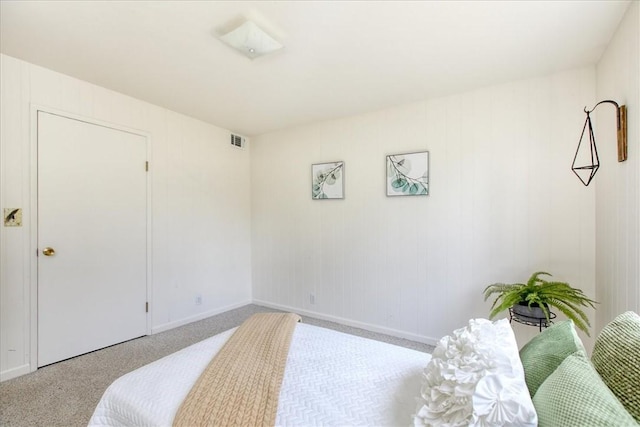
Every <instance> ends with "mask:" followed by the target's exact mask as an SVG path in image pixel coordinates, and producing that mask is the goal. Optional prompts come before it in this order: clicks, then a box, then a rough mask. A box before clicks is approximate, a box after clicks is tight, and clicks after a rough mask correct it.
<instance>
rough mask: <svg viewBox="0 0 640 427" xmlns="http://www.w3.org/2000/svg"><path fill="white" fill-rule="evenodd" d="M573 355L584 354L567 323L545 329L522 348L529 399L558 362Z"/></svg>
mask: <svg viewBox="0 0 640 427" xmlns="http://www.w3.org/2000/svg"><path fill="white" fill-rule="evenodd" d="M576 351H579V352H581V353H583V354H585V355H586V354H587V352H586V351H585V349H584V345H582V341H580V337H578V334H577V333H576V329H575V327H574V325H573V322H572V321H571V320H567V321H564V322H559V323H556V324H555V325H552V326H550V327H548V328H547V329H545V330H544V331H542V332H541V333H540V334H538V335H536V336H535V337H533V338H532V339H531V341H529V342H528V343H527V344H525V346H524V347H522V349H521V350H520V360H522V366H523V367H524V379H525V381H526V382H527V387H528V388H529V393H530V394H531V397H533V396H535V394H536V391H537V390H538V387H540V384H542V383H543V382H544V380H546V379H547V377H548V376H549V375H551V374H552V373H553V371H555V370H556V368H557V367H558V366H560V364H561V363H562V361H563V360H564V359H565V358H566V357H567V356H569V355H570V354H573V353H575V352H576Z"/></svg>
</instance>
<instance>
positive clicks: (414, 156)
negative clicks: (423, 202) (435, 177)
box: [387, 151, 429, 196]
mask: <svg viewBox="0 0 640 427" xmlns="http://www.w3.org/2000/svg"><path fill="white" fill-rule="evenodd" d="M428 195H429V152H428V151H420V152H416V153H405V154H391V155H389V156H387V196H428Z"/></svg>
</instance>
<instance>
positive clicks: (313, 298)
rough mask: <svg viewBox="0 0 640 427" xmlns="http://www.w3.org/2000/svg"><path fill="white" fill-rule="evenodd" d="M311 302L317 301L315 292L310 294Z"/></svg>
mask: <svg viewBox="0 0 640 427" xmlns="http://www.w3.org/2000/svg"><path fill="white" fill-rule="evenodd" d="M309 303H310V304H315V303H316V296H315V294H309Z"/></svg>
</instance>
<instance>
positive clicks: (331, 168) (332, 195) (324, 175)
mask: <svg viewBox="0 0 640 427" xmlns="http://www.w3.org/2000/svg"><path fill="white" fill-rule="evenodd" d="M311 198H312V199H314V200H320V199H344V162H330V163H317V164H313V165H311Z"/></svg>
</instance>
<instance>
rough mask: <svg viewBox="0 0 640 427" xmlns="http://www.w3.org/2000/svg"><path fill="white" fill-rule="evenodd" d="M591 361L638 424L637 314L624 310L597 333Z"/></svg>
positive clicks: (639, 320) (639, 340)
mask: <svg viewBox="0 0 640 427" xmlns="http://www.w3.org/2000/svg"><path fill="white" fill-rule="evenodd" d="M591 361H592V362H593V365H594V366H595V368H596V370H597V371H598V373H599V374H600V377H601V378H602V380H603V381H604V383H605V384H606V385H608V386H609V388H610V389H611V391H612V392H613V394H615V395H616V397H617V398H618V400H619V401H620V402H621V403H622V405H624V407H625V408H626V409H627V411H628V412H629V413H630V414H631V415H632V416H633V417H634V418H635V419H636V421H638V422H639V423H640V316H638V315H637V314H636V313H634V312H633V311H627V312H626V313H623V314H621V315H619V316H618V317H616V318H615V319H614V320H613V321H612V322H611V323H609V324H608V325H607V326H605V327H604V329H603V330H602V331H601V332H600V334H599V335H598V338H597V339H596V343H595V346H594V348H593V354H592V355H591Z"/></svg>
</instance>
